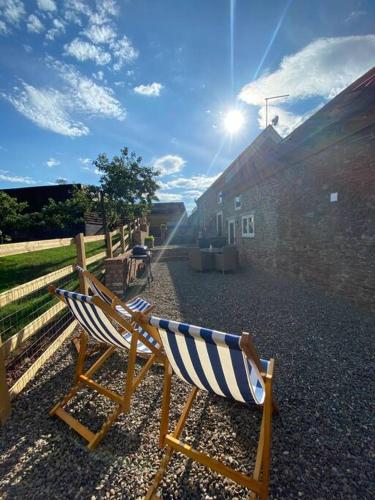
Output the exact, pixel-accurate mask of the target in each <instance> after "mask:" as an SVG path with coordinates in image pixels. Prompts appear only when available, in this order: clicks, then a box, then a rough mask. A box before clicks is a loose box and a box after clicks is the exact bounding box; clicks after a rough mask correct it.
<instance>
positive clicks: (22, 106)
mask: <svg viewBox="0 0 375 500" xmlns="http://www.w3.org/2000/svg"><path fill="white" fill-rule="evenodd" d="M47 64H48V65H49V66H50V67H52V68H54V69H55V70H56V71H57V73H58V75H59V76H60V77H61V78H62V80H63V82H64V84H65V85H64V86H63V87H62V88H61V89H59V90H57V89H54V88H36V87H33V86H32V85H29V84H27V83H22V87H21V88H19V87H15V88H13V90H12V92H11V93H8V94H6V93H3V94H1V95H2V97H4V98H5V99H7V100H8V101H9V102H11V103H12V104H13V106H14V107H15V108H16V109H17V111H19V112H20V113H22V114H23V115H24V116H26V118H28V119H29V120H31V121H33V122H34V123H36V124H37V125H38V126H39V127H41V128H45V129H47V130H51V131H52V132H55V133H57V134H61V135H67V136H71V137H74V136H82V135H87V134H88V133H89V128H88V127H87V126H86V125H85V124H83V123H82V121H79V120H77V119H76V118H75V117H76V116H77V115H79V116H80V117H87V116H89V117H93V116H100V117H103V116H106V117H109V118H116V119H118V120H123V119H124V118H125V116H126V113H125V110H124V109H123V108H122V106H121V103H120V102H119V101H118V100H117V99H116V98H115V97H114V94H113V91H112V89H110V88H108V87H104V86H100V85H98V84H96V83H95V82H94V81H93V80H91V79H90V78H87V77H85V76H83V75H81V73H79V71H77V70H76V69H75V68H74V67H73V66H71V65H68V64H63V63H60V62H58V61H55V60H53V59H52V58H47Z"/></svg>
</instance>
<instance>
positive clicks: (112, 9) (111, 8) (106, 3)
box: [98, 0, 119, 16]
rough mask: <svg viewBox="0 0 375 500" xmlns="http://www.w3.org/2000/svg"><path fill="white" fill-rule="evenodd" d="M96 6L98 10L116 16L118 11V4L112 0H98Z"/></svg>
mask: <svg viewBox="0 0 375 500" xmlns="http://www.w3.org/2000/svg"><path fill="white" fill-rule="evenodd" d="M98 8H99V11H100V12H103V13H105V14H109V15H110V16H117V14H118V13H119V8H118V5H117V3H116V2H115V1H114V0H100V1H99V2H98Z"/></svg>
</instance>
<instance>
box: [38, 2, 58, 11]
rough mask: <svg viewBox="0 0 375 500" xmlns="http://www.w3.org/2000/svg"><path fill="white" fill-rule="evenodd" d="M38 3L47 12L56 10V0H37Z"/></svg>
mask: <svg viewBox="0 0 375 500" xmlns="http://www.w3.org/2000/svg"><path fill="white" fill-rule="evenodd" d="M36 3H37V4H38V7H39V9H41V10H46V11H47V12H54V11H55V10H56V4H55V2H54V0H37V2H36Z"/></svg>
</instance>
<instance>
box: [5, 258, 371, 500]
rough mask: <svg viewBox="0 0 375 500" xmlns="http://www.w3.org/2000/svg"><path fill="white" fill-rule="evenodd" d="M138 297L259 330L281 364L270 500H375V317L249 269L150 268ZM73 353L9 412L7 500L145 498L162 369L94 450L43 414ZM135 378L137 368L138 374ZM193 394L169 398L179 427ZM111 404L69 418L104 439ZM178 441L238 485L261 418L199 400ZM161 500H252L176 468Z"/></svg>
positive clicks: (161, 308) (155, 456)
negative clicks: (231, 470)
mask: <svg viewBox="0 0 375 500" xmlns="http://www.w3.org/2000/svg"><path fill="white" fill-rule="evenodd" d="M153 271H154V275H155V281H154V282H153V283H152V284H151V285H150V286H147V287H146V288H145V290H143V291H142V295H144V296H145V297H146V298H148V299H149V300H150V301H152V302H154V303H155V304H156V305H157V308H156V311H155V313H156V314H158V315H160V316H165V317H169V318H173V319H176V320H184V321H187V322H191V323H195V324H201V325H205V326H208V327H213V328H217V329H222V330H228V331H232V332H239V333H240V332H241V331H242V330H246V331H251V332H252V333H253V334H254V336H255V342H256V345H257V347H258V350H259V352H260V353H261V355H263V356H265V357H270V356H274V357H275V358H276V362H277V365H276V376H275V394H276V396H277V398H278V401H279V405H280V409H281V417H275V418H274V421H273V446H272V466H271V483H270V497H271V498H288V499H292V498H308V499H315V498H324V499H326V498H330V499H332V498H340V499H343V498H344V499H347V498H356V499H367V498H368V499H370V498H374V497H375V487H374V456H375V444H374V443H375V439H374V427H373V422H374V420H373V406H372V402H373V395H374V383H373V382H374V364H373V359H374V356H373V342H374V341H373V335H374V330H375V318H374V315H371V314H369V313H367V312H364V311H361V310H359V309H357V308H356V307H354V306H353V305H351V304H350V303H348V302H345V301H343V300H342V299H335V298H332V297H329V296H326V295H325V294H324V293H323V292H322V291H321V290H319V289H314V288H312V287H311V286H307V285H301V284H297V283H295V282H293V281H290V280H287V279H285V278H282V279H280V278H276V277H274V276H272V275H270V274H268V273H266V272H263V271H259V270H255V269H250V270H247V271H241V272H239V273H237V274H228V275H225V276H222V275H221V274H220V273H209V274H199V273H195V272H193V271H191V270H190V269H189V268H188V264H187V262H169V263H160V264H155V265H154V268H153ZM74 362H75V354H74V350H73V348H72V346H71V345H70V343H69V342H67V343H65V344H64V346H63V347H62V348H61V349H60V350H59V351H58V352H57V353H56V354H55V355H54V356H53V357H52V358H51V360H50V361H49V362H48V363H47V364H46V365H45V366H44V367H43V368H42V369H41V370H40V372H39V373H38V375H37V376H36V378H35V379H34V380H33V381H32V382H31V383H30V384H29V386H28V387H27V388H26V389H25V390H24V392H23V393H22V394H21V395H20V396H19V397H18V398H16V400H15V401H14V405H13V407H14V410H13V415H12V417H11V419H10V420H9V422H8V423H7V425H6V426H5V427H4V428H3V429H2V438H1V450H0V451H1V458H0V497H2V498H26V497H28V498H48V499H50V498H88V499H94V498H109V497H117V498H129V499H132V498H140V497H142V496H143V495H144V494H145V492H146V490H147V486H148V485H149V484H150V482H151V481H152V478H153V476H154V474H155V472H156V470H157V468H158V465H159V461H160V458H161V455H162V454H161V451H160V450H159V449H158V446H157V438H158V422H159V416H160V404H161V390H162V370H161V369H160V368H159V367H156V368H155V369H153V370H152V371H151V373H150V374H149V376H148V377H147V378H146V379H145V381H144V382H143V384H142V385H141V386H140V389H139V392H138V394H136V397H135V398H134V399H133V403H132V408H131V412H130V414H129V415H126V416H124V415H123V416H121V417H120V419H119V421H118V422H117V423H116V424H115V426H114V427H113V428H112V429H111V431H110V432H109V434H108V435H107V436H106V438H105V439H104V440H103V441H102V443H101V445H100V446H99V448H98V449H97V451H95V452H93V453H90V452H87V451H86V449H85V446H84V441H83V439H82V438H81V437H80V436H78V435H77V434H76V433H74V432H73V431H71V430H70V429H69V428H68V427H67V426H66V425H65V424H64V423H62V422H61V421H60V420H59V419H57V418H50V417H49V416H48V410H49V409H50V408H51V406H52V405H53V404H54V402H55V401H56V400H58V399H59V398H60V396H61V395H63V394H64V393H65V391H66V390H67V388H68V386H69V384H70V383H71V380H72V374H73V369H74ZM138 366H139V367H140V366H141V363H139V364H138ZM125 369H126V355H125V354H124V353H116V354H115V355H114V356H113V357H112V358H111V359H110V361H109V362H108V363H107V364H106V365H105V367H103V369H102V371H100V372H99V373H98V379H99V380H100V381H102V382H103V381H104V382H107V383H109V384H110V386H111V387H112V388H114V389H117V390H121V388H122V384H123V373H124V370H125ZM188 389H189V388H188V387H187V386H186V385H185V384H184V383H183V382H181V381H178V380H175V381H174V383H173V386H172V394H173V398H172V405H171V406H172V411H171V417H172V418H173V419H174V421H175V420H176V419H177V417H178V415H179V411H180V410H181V408H182V405H183V402H184V401H185V397H186V395H187V393H188ZM110 407H111V405H110V403H109V402H108V400H106V399H104V398H102V397H101V396H96V395H94V393H93V392H92V391H83V392H82V393H81V395H80V396H79V397H78V398H76V399H74V400H73V402H72V405H71V411H73V410H74V415H76V416H79V417H80V419H81V420H82V421H83V422H85V423H87V424H89V425H90V427H91V428H92V429H97V428H99V427H100V425H101V422H102V421H103V419H104V416H105V414H106V412H107V411H108V410H109V409H110ZM190 415H191V417H190V418H189V420H188V423H187V426H186V430H185V432H184V434H183V438H184V440H186V441H187V442H189V443H191V444H194V446H195V447H198V449H202V450H206V451H207V452H209V453H211V454H212V456H214V457H216V458H219V459H222V460H223V461H224V462H225V463H227V464H228V465H232V466H233V467H237V468H238V469H240V470H241V471H243V472H246V471H248V470H250V468H251V467H252V466H253V463H254V456H255V451H256V442H257V438H258V431H259V428H260V417H261V416H260V413H259V412H257V411H253V410H252V409H247V408H246V407H244V406H242V405H240V404H237V403H233V402H230V401H227V400H225V399H224V398H220V397H216V396H212V395H207V394H205V393H201V394H200V395H199V396H198V398H197V400H196V404H195V406H193V409H192V411H191V414H190ZM161 494H162V497H163V498H166V499H169V498H205V499H209V498H233V499H234V498H237V499H240V498H247V497H248V492H247V491H246V490H244V489H242V488H240V487H238V486H237V485H235V484H234V483H232V482H231V481H229V480H225V479H223V478H221V477H219V476H217V475H216V474H213V473H211V472H209V471H208V470H207V469H205V468H204V467H202V466H199V465H197V464H195V463H191V462H190V461H188V460H186V459H185V458H183V457H181V456H178V455H175V456H174V458H173V460H172V462H171V464H170V467H169V469H168V473H167V475H166V477H165V480H164V482H163V483H162V488H161Z"/></svg>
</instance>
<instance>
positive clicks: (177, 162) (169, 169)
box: [153, 155, 186, 177]
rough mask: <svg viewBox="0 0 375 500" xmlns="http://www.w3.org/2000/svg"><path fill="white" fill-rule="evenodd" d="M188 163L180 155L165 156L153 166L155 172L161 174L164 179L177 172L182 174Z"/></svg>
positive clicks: (158, 159)
mask: <svg viewBox="0 0 375 500" xmlns="http://www.w3.org/2000/svg"><path fill="white" fill-rule="evenodd" d="M185 163H186V161H185V160H184V159H183V158H181V156H178V155H165V156H161V157H160V158H157V159H156V160H155V161H154V163H153V166H154V168H155V170H158V171H159V172H160V175H161V176H162V177H165V176H166V175H171V174H176V173H177V172H181V170H182V169H183V168H184V165H185Z"/></svg>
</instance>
